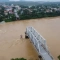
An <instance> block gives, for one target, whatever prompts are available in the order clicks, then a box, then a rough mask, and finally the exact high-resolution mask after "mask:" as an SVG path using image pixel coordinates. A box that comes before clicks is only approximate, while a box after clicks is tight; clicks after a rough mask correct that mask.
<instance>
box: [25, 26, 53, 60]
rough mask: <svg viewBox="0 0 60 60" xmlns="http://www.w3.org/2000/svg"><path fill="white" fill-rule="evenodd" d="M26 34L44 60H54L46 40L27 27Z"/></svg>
mask: <svg viewBox="0 0 60 60" xmlns="http://www.w3.org/2000/svg"><path fill="white" fill-rule="evenodd" d="M26 34H27V36H28V37H29V38H30V40H31V42H32V43H33V45H34V46H35V48H36V50H37V52H38V54H39V55H41V57H42V59H43V60H54V59H53V57H52V55H51V54H50V52H49V50H48V48H47V44H46V40H45V39H44V38H43V37H42V36H41V35H39V33H38V32H37V31H36V30H35V29H34V28H33V27H27V29H26Z"/></svg>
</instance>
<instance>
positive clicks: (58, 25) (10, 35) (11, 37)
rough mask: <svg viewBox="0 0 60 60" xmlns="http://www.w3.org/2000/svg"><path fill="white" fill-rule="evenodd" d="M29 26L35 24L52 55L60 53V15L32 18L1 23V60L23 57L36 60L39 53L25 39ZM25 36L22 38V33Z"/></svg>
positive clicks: (55, 56)
mask: <svg viewBox="0 0 60 60" xmlns="http://www.w3.org/2000/svg"><path fill="white" fill-rule="evenodd" d="M27 26H33V27H34V28H35V29H36V30H37V31H38V32H39V33H40V34H41V35H42V36H43V37H44V38H45V39H46V42H47V45H48V49H49V51H50V52H51V54H52V56H53V57H54V58H55V60H58V59H57V56H58V55H60V17H52V18H41V19H31V20H23V21H15V22H8V23H2V24H0V60H10V59H11V58H21V57H24V58H26V59H28V60H29V59H32V60H36V59H38V53H37V52H36V50H35V48H34V46H33V45H32V43H31V42H30V41H29V39H25V38H24V37H25V34H24V32H25V30H26V27H27ZM21 34H22V35H23V38H22V39H20V35H21Z"/></svg>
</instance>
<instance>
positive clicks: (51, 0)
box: [10, 0, 60, 2]
mask: <svg viewBox="0 0 60 60" xmlns="http://www.w3.org/2000/svg"><path fill="white" fill-rule="evenodd" d="M10 1H20V0H10ZM21 1H22V0H21ZM23 1H50V2H53V1H55V2H56V1H60V0H23Z"/></svg>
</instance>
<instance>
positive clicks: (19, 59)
mask: <svg viewBox="0 0 60 60" xmlns="http://www.w3.org/2000/svg"><path fill="white" fill-rule="evenodd" d="M11 60H27V59H24V58H15V59H13V58H12V59H11Z"/></svg>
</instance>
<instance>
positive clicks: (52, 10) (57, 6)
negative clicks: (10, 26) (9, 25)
mask: <svg viewBox="0 0 60 60" xmlns="http://www.w3.org/2000/svg"><path fill="white" fill-rule="evenodd" d="M11 3H12V2H11ZM11 3H10V4H9V5H10V6H11ZM7 4H8V3H7ZM13 4H14V5H16V4H15V2H14V3H13ZM18 5H19V6H20V7H21V9H20V10H18V11H17V13H18V15H19V19H20V20H25V19H35V18H43V17H55V16H60V2H55V3H52V2H45V3H44V4H43V3H42V4H39V5H38V4H37V5H32V6H31V5H29V6H27V5H25V6H24V5H20V4H19V2H18ZM5 9H6V8H5V7H3V6H2V5H1V6H0V22H1V21H5V22H10V21H16V16H15V13H14V9H15V7H12V12H13V14H10V13H9V12H8V14H7V15H5V14H4V11H5Z"/></svg>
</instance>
